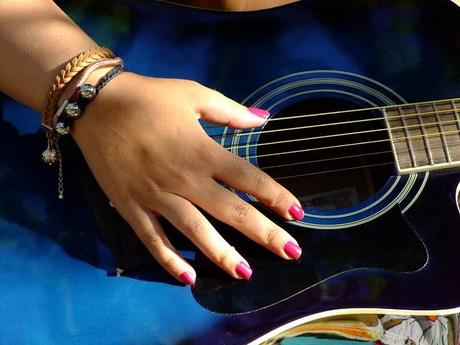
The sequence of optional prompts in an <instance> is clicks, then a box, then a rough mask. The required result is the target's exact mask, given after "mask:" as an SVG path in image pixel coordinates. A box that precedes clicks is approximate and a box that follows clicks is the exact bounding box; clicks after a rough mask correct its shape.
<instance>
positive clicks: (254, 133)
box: [209, 109, 459, 138]
mask: <svg viewBox="0 0 460 345" xmlns="http://www.w3.org/2000/svg"><path fill="white" fill-rule="evenodd" d="M445 113H452V114H453V115H454V116H455V117H456V118H457V115H458V114H457V110H453V109H449V110H439V111H430V112H424V113H412V114H404V115H400V116H382V117H373V118H368V119H359V120H351V121H342V122H332V123H321V124H318V125H308V126H300V127H289V128H279V129H270V130H264V131H258V132H244V133H237V134H236V135H238V136H239V137H241V136H247V135H256V134H262V133H264V134H266V133H276V132H287V131H294V130H299V129H316V128H319V127H329V126H338V125H348V124H353V123H362V122H371V121H380V120H385V119H386V120H393V119H398V120H399V119H403V118H407V117H416V116H420V115H435V114H445ZM329 114H330V113H329ZM456 121H459V119H457V120H456ZM233 136H235V134H234V133H231V134H215V135H210V136H209V137H210V138H226V137H233Z"/></svg>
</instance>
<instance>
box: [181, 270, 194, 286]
mask: <svg viewBox="0 0 460 345" xmlns="http://www.w3.org/2000/svg"><path fill="white" fill-rule="evenodd" d="M179 279H180V280H182V281H183V282H184V284H186V285H193V284H195V279H193V276H192V275H191V274H190V273H188V272H184V273H182V274H181V275H180V276H179Z"/></svg>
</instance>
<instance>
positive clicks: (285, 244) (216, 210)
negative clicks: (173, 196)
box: [193, 180, 301, 259]
mask: <svg viewBox="0 0 460 345" xmlns="http://www.w3.org/2000/svg"><path fill="white" fill-rule="evenodd" d="M201 188H202V193H200V195H199V196H197V197H196V200H193V202H194V203H196V204H197V205H199V206H200V207H202V208H203V209H205V210H206V211H207V212H208V213H209V214H210V215H212V216H213V217H215V218H217V219H219V220H220V221H222V222H224V223H226V224H228V225H230V226H232V227H234V228H236V229H238V230H240V231H241V232H242V233H244V234H245V235H246V236H248V237H249V238H250V239H252V240H253V241H255V242H257V243H259V244H261V245H262V246H264V247H266V248H268V249H270V250H271V251H272V252H274V253H275V254H277V255H279V256H281V257H283V258H285V259H299V257H300V255H301V249H300V247H299V245H298V244H297V241H296V240H295V239H294V238H293V237H292V236H291V235H290V234H289V233H288V232H286V231H285V230H283V229H282V228H281V227H279V226H278V225H276V224H275V223H273V222H272V221H271V220H270V219H268V218H267V217H265V216H264V215H263V214H262V213H260V212H259V211H258V210H257V209H256V208H254V207H253V206H252V205H250V204H249V203H247V202H245V201H244V200H242V199H241V198H239V197H238V196H237V195H235V194H234V193H232V192H231V191H229V190H228V189H226V188H224V187H222V186H220V185H219V184H218V183H217V182H215V181H213V180H209V182H208V183H202V185H201Z"/></svg>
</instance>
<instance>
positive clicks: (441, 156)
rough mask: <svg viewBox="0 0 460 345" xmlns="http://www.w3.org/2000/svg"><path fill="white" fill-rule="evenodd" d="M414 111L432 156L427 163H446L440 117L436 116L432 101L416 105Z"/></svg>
mask: <svg viewBox="0 0 460 345" xmlns="http://www.w3.org/2000/svg"><path fill="white" fill-rule="evenodd" d="M416 111H417V114H418V115H417V117H418V118H419V121H420V122H421V123H423V124H424V128H425V130H426V135H427V137H426V139H427V141H428V143H429V147H427V148H426V149H427V150H429V152H430V154H431V156H432V161H431V162H430V164H429V165H434V164H441V163H446V162H447V158H446V153H445V150H444V144H443V141H442V139H441V131H440V127H439V121H440V119H438V117H437V116H436V113H435V111H434V106H433V103H427V104H423V105H416Z"/></svg>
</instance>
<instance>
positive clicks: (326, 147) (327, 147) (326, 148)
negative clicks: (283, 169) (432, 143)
mask: <svg viewBox="0 0 460 345" xmlns="http://www.w3.org/2000/svg"><path fill="white" fill-rule="evenodd" d="M459 133H460V130H456V131H448V132H439V133H430V134H425V135H424V134H420V135H414V136H409V137H398V138H394V139H393V140H392V139H380V140H372V141H360V142H356V143H351V144H339V145H331V146H323V147H313V148H308V149H302V150H292V151H284V152H274V153H266V154H262V155H252V156H247V157H246V158H261V157H270V156H281V155H287V154H292V153H301V152H312V151H320V150H328V149H336V148H342V147H350V146H358V145H368V144H377V143H383V142H391V141H404V140H407V139H409V140H410V139H417V138H421V139H423V138H424V137H425V138H427V137H433V136H439V135H451V134H459Z"/></svg>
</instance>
